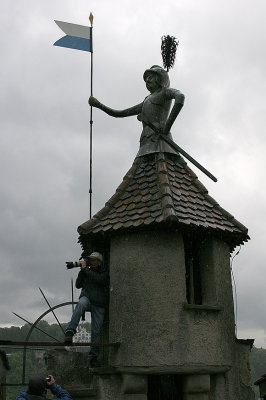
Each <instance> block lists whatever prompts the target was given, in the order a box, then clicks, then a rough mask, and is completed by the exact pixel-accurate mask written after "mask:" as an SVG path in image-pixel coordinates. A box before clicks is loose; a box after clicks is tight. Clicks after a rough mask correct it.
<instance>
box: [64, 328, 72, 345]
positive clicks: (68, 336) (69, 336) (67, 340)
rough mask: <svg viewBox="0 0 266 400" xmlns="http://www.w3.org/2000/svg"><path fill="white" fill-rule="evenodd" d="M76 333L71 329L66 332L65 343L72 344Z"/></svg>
mask: <svg viewBox="0 0 266 400" xmlns="http://www.w3.org/2000/svg"><path fill="white" fill-rule="evenodd" d="M73 336H74V333H73V332H71V331H68V332H66V334H65V340H64V343H65V344H72V341H73Z"/></svg>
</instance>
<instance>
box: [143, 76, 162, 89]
mask: <svg viewBox="0 0 266 400" xmlns="http://www.w3.org/2000/svg"><path fill="white" fill-rule="evenodd" d="M145 82H146V88H147V89H148V91H149V92H151V93H153V92H155V91H156V90H157V89H159V87H160V85H159V83H158V79H157V75H156V74H154V73H152V72H151V73H150V74H147V76H146V80H145Z"/></svg>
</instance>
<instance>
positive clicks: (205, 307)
mask: <svg viewBox="0 0 266 400" xmlns="http://www.w3.org/2000/svg"><path fill="white" fill-rule="evenodd" d="M183 307H184V309H185V310H199V311H223V309H224V308H223V307H222V306H209V305H207V304H188V303H184V305H183Z"/></svg>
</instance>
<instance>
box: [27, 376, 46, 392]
mask: <svg viewBox="0 0 266 400" xmlns="http://www.w3.org/2000/svg"><path fill="white" fill-rule="evenodd" d="M46 378H47V375H45V374H38V375H34V376H33V377H32V378H31V379H30V380H29V386H28V390H27V393H28V394H33V395H35V396H41V395H42V394H45V393H46V388H47V381H46Z"/></svg>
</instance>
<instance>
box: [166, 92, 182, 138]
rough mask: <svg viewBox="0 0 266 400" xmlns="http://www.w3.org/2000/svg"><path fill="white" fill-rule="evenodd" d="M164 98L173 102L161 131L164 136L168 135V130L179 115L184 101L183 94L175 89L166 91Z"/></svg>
mask: <svg viewBox="0 0 266 400" xmlns="http://www.w3.org/2000/svg"><path fill="white" fill-rule="evenodd" d="M166 96H167V98H168V99H171V100H174V101H175V102H174V105H173V107H172V110H171V112H170V114H169V117H168V118H167V121H166V123H165V126H164V130H163V133H164V134H168V133H169V132H170V129H171V127H172V125H173V123H174V122H175V120H176V117H177V116H178V114H179V113H180V111H181V109H182V107H183V105H184V101H185V96H184V95H183V93H181V92H180V91H179V90H176V89H167V90H166Z"/></svg>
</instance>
